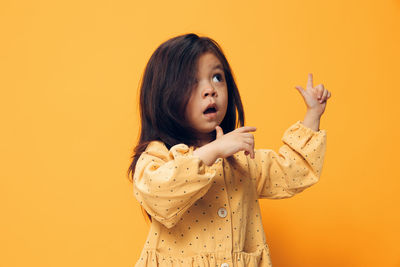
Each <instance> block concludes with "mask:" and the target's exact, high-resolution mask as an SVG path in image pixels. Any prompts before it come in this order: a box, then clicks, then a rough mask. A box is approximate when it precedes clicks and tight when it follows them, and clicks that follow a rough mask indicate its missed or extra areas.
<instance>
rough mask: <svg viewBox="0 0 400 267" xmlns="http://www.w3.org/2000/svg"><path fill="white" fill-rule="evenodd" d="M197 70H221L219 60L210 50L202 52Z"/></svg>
mask: <svg viewBox="0 0 400 267" xmlns="http://www.w3.org/2000/svg"><path fill="white" fill-rule="evenodd" d="M198 65H199V66H198V67H199V71H202V70H203V71H206V70H214V69H220V70H223V67H222V64H221V61H220V60H219V59H218V58H217V57H216V56H215V55H214V54H213V53H211V52H206V53H204V54H202V55H201V56H200V58H199V62H198Z"/></svg>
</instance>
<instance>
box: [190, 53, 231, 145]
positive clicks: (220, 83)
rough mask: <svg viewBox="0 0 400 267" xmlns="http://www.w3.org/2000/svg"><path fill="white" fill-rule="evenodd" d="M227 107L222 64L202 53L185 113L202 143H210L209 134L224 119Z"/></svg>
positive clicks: (226, 89)
mask: <svg viewBox="0 0 400 267" xmlns="http://www.w3.org/2000/svg"><path fill="white" fill-rule="evenodd" d="M227 105H228V88H227V85H226V81H225V74H224V71H223V67H222V64H221V62H220V61H219V59H218V58H217V57H216V56H215V55H214V54H213V53H210V52H207V53H204V54H203V55H201V56H200V58H199V62H198V72H197V83H196V84H195V89H194V90H193V92H192V95H191V97H190V99H189V102H188V104H187V106H186V111H185V113H186V114H185V115H186V119H187V120H188V121H189V123H190V125H191V126H192V127H193V128H194V129H196V130H197V132H198V134H199V137H200V139H202V141H207V142H209V141H211V140H209V138H210V135H209V133H210V132H212V131H213V130H215V126H217V125H219V124H220V123H221V122H222V120H223V119H224V117H225V113H226V109H227ZM210 106H211V107H212V108H214V109H212V108H211V109H210V108H209V107H210Z"/></svg>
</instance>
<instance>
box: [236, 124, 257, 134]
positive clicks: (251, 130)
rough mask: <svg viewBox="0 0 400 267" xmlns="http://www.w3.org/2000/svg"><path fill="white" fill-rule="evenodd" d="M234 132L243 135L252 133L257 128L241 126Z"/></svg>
mask: <svg viewBox="0 0 400 267" xmlns="http://www.w3.org/2000/svg"><path fill="white" fill-rule="evenodd" d="M236 130H237V131H238V132H241V133H245V132H254V131H255V130H257V128H256V127H253V126H243V127H240V128H238V129H236Z"/></svg>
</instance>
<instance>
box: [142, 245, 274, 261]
mask: <svg viewBox="0 0 400 267" xmlns="http://www.w3.org/2000/svg"><path fill="white" fill-rule="evenodd" d="M216 256H217V253H212V252H210V253H203V254H197V255H195V256H190V257H182V258H178V257H171V256H168V255H164V254H161V253H159V252H158V251H156V250H149V249H147V250H146V249H145V250H143V252H142V254H141V255H140V257H139V260H138V261H137V262H136V265H135V267H142V266H143V267H144V266H146V267H214V266H218V267H219V266H220V265H221V264H222V263H223V262H226V263H228V264H229V266H233V267H272V263H271V259H270V254H269V247H268V245H267V244H265V245H264V246H263V247H262V248H259V249H258V250H256V251H254V252H251V253H248V252H243V251H242V252H233V253H232V262H230V260H228V259H227V260H225V261H224V260H222V261H221V260H218V261H217V258H216Z"/></svg>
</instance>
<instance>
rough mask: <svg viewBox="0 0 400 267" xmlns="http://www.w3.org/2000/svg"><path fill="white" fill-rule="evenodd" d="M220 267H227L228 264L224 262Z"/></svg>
mask: <svg viewBox="0 0 400 267" xmlns="http://www.w3.org/2000/svg"><path fill="white" fill-rule="evenodd" d="M221 267H229V264H228V263H226V262H224V263H222V264H221Z"/></svg>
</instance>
